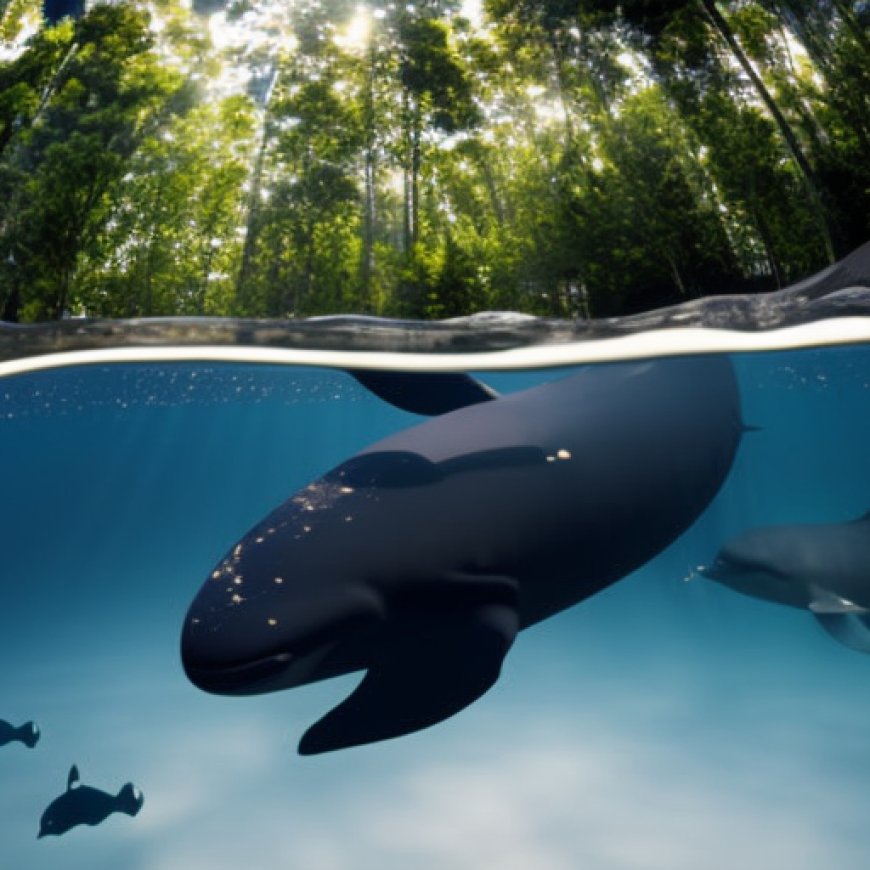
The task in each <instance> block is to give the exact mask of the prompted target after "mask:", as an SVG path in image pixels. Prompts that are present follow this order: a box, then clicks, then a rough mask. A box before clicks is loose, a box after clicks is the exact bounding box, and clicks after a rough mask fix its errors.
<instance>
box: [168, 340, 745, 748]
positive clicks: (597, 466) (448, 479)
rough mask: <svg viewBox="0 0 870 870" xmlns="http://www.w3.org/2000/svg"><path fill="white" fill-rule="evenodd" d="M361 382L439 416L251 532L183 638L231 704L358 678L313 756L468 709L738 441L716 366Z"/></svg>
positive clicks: (660, 526) (700, 498) (659, 533)
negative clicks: (531, 380) (527, 384)
mask: <svg viewBox="0 0 870 870" xmlns="http://www.w3.org/2000/svg"><path fill="white" fill-rule="evenodd" d="M352 374H354V375H355V376H356V377H357V379H358V380H359V381H360V382H361V383H363V385H364V386H366V387H368V388H369V389H370V390H372V391H373V392H375V393H376V394H377V395H379V396H381V397H382V398H384V399H385V400H387V401H390V402H391V403H393V404H394V405H397V406H398V407H401V408H404V409H406V410H414V411H416V412H417V413H430V414H433V415H437V416H435V417H434V419H431V420H429V421H426V422H423V423H421V424H419V425H416V426H412V427H411V428H408V429H405V430H403V431H400V432H398V433H396V434H395V435H392V436H390V437H388V438H385V439H383V440H382V441H379V442H378V443H376V444H373V445H372V446H370V447H368V448H366V449H365V450H363V451H361V452H360V453H358V454H356V455H355V456H353V457H351V458H350V459H348V460H347V461H346V462H344V463H342V464H341V465H339V466H338V467H337V468H334V469H333V470H332V471H329V472H328V473H327V474H325V475H324V476H322V477H320V478H319V479H317V480H315V481H313V482H312V483H311V484H309V485H308V486H307V487H305V488H303V489H301V490H300V491H299V492H297V493H296V494H295V495H294V496H293V497H292V498H290V499H289V500H287V501H286V502H284V503H283V504H282V505H281V506H280V507H278V508H277V509H276V510H274V511H273V512H272V513H271V514H269V515H268V516H267V517H266V518H265V519H264V520H262V521H261V522H260V523H258V524H257V525H256V526H255V527H254V528H253V529H252V530H251V531H250V532H249V533H248V534H247V535H245V536H244V537H243V538H242V539H241V540H240V541H239V542H238V543H237V544H235V545H234V546H233V547H232V548H231V549H230V550H229V552H228V553H227V555H226V556H225V558H224V559H222V560H221V561H220V562H219V563H218V565H217V566H216V567H215V568H214V570H213V571H212V572H211V574H210V575H209V577H208V579H207V580H206V581H205V583H204V584H203V586H202V588H201V590H200V591H199V593H198V595H197V596H196V598H195V599H194V601H193V602H192V604H191V606H190V609H189V611H188V614H187V617H186V619H185V621H184V626H183V629H182V636H181V656H182V662H183V665H184V668H185V671H186V673H187V675H188V677H189V678H190V680H191V681H192V682H193V683H194V684H195V685H197V686H198V687H200V688H202V689H204V690H206V691H209V692H214V693H219V694H226V695H246V694H256V693H262V692H272V691H277V690H281V689H287V688H291V687H294V686H300V685H304V684H306V683H310V682H313V681H317V680H322V679H326V678H328V677H334V676H337V675H340V674H346V673H350V672H354V671H358V670H364V669H365V670H366V671H367V673H366V675H365V677H364V678H363V680H362V682H361V683H360V684H359V686H358V687H357V688H356V690H355V691H354V692H353V693H352V694H351V695H350V696H349V697H348V698H347V699H346V700H345V701H343V702H342V703H340V704H339V705H338V706H337V707H336V708H335V709H333V710H332V711H331V712H330V713H328V714H327V715H326V716H325V717H324V718H322V719H321V720H320V721H319V722H317V723H316V724H315V725H313V726H312V727H311V728H310V729H309V730H308V731H307V732H306V734H305V735H304V737H303V738H302V741H301V742H300V745H299V751H300V753H302V754H314V753H320V752H325V751H329V750H334V749H340V748H344V747H349V746H354V745H360V744H365V743H371V742H374V741H378V740H384V739H387V738H391V737H397V736H399V735H403V734H407V733H410V732H413V731H417V730H419V729H422V728H425V727H428V726H429V725H432V724H434V723H436V722H440V721H442V720H444V719H446V718H448V717H449V716H452V715H453V714H454V713H456V712H458V711H459V710H461V709H463V708H464V707H466V706H467V705H468V704H470V703H471V702H473V701H474V700H475V699H476V698H478V697H479V696H480V695H482V694H483V693H484V692H486V691H487V689H489V688H490V686H492V684H493V683H494V682H495V680H496V679H497V677H498V675H499V672H500V668H501V664H502V659H503V658H504V656H505V654H506V653H507V651H508V649H509V648H510V646H511V644H512V643H513V641H514V638H515V636H516V633H517V631H519V630H521V629H523V628H526V627H528V626H530V625H533V624H535V623H537V622H539V621H540V620H543V619H546V618H547V617H549V616H552V615H553V614H556V613H559V612H560V611H562V610H564V609H565V608H568V607H571V606H572V605H574V604H577V603H578V602H580V601H583V600H584V599H586V598H588V597H589V596H591V595H594V594H595V593H596V592H599V591H600V590H602V589H604V588H605V587H607V586H609V585H610V584H611V583H613V582H615V581H616V580H618V579H620V578H621V577H624V576H626V575H627V574H629V573H630V572H632V571H634V570H635V569H636V568H638V567H640V566H641V565H643V564H644V563H645V562H647V561H648V560H650V559H651V558H652V557H653V556H655V555H656V554H658V553H659V552H661V551H662V550H663V549H664V548H665V547H667V546H668V545H669V544H670V543H671V542H672V541H674V539H675V538H677V537H678V536H679V535H680V534H681V533H682V532H684V531H685V530H686V529H687V528H688V527H689V526H690V525H691V524H692V523H693V522H694V521H695V520H696V519H697V517H698V516H699V515H700V514H701V513H702V512H703V511H704V509H705V508H706V507H707V505H708V504H709V503H710V501H711V500H712V499H713V497H714V496H715V495H716V493H717V491H718V490H719V488H720V486H721V485H722V483H723V481H724V480H725V477H726V475H727V474H728V472H729V469H730V468H731V465H732V462H733V459H734V456H735V453H736V451H737V448H738V445H739V442H740V438H741V433H742V431H743V425H742V420H741V414H740V401H739V394H738V388H737V383H736V379H735V375H734V372H733V370H732V366H731V362H730V360H729V359H728V358H727V357H726V356H721V355H720V356H701V357H694V358H692V357H682V358H670V359H659V360H654V361H647V362H640V363H619V364H613V365H605V366H597V367H589V368H585V369H581V370H580V371H579V372H577V373H574V374H571V375H569V376H568V377H563V378H561V379H558V380H554V381H552V382H549V383H545V384H543V385H541V386H537V387H533V388H531V389H527V390H524V391H521V392H517V393H513V394H509V395H504V396H497V395H496V394H495V393H494V392H493V391H492V390H490V389H489V388H487V387H485V386H484V385H483V384H481V383H480V382H478V381H476V380H474V379H473V378H471V377H469V376H467V375H456V374H434V373H427V374H412V373H402V372H386V371H369V372H361V371H357V372H353V373H352Z"/></svg>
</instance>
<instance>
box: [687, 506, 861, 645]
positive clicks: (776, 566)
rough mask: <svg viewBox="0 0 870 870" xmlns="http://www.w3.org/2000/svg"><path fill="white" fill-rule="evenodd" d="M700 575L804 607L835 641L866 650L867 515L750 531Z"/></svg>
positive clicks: (726, 547) (755, 595)
mask: <svg viewBox="0 0 870 870" xmlns="http://www.w3.org/2000/svg"><path fill="white" fill-rule="evenodd" d="M701 574H702V575H703V576H705V577H707V578H709V579H710V580H715V581H716V582H717V583H721V584H722V585H724V586H727V587H729V588H731V589H734V590H736V591H737V592H742V593H743V594H745V595H750V596H752V597H753V598H760V599H762V600H764V601H772V602H775V603H777V604H784V605H787V606H789V607H798V608H802V609H805V610H807V611H809V612H810V613H811V614H812V615H813V616H814V617H815V618H816V621H817V622H818V623H819V625H821V627H822V628H824V629H825V631H827V632H828V634H830V635H831V636H832V637H833V638H835V639H836V640H838V641H839V642H840V643H842V644H844V645H845V646H847V647H850V648H851V649H855V650H858V651H859V652H867V653H870V513H866V514H864V515H863V516H861V517H859V518H858V519H855V520H852V521H850V522H845V523H827V524H816V525H809V524H797V525H782V526H764V527H760V528H757V529H751V530H749V531H747V532H744V533H743V534H741V535H738V536H737V537H735V538H734V539H732V540H731V541H728V542H727V543H726V544H725V545H724V546H723V547H722V549H720V550H719V553H718V554H717V556H716V558H715V560H714V562H713V564H712V565H710V566H709V567H706V568H702V569H701Z"/></svg>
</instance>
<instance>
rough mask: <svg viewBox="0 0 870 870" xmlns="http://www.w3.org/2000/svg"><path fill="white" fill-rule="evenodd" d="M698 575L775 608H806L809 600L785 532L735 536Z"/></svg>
mask: <svg viewBox="0 0 870 870" xmlns="http://www.w3.org/2000/svg"><path fill="white" fill-rule="evenodd" d="M700 573H701V574H702V576H704V577H706V578H708V579H710V580H714V581H716V582H717V583H721V584H722V585H723V586H727V587H728V588H729V589H733V590H735V591H736V592H742V593H743V594H744V595H751V596H752V597H753V598H761V599H763V600H765V601H772V602H775V603H777V604H786V605H789V606H792V607H807V606H809V603H810V601H811V600H812V596H811V594H810V592H809V590H808V589H807V587H806V584H805V583H803V582H802V577H801V573H800V570H799V566H797V565H796V564H795V549H794V541H790V540H789V538H788V533H787V531H786V530H785V529H777V528H768V529H764V528H762V529H754V530H752V531H750V532H745V533H744V534H742V535H738V536H737V537H736V538H734V539H733V540H731V541H729V542H728V543H727V544H725V546H723V547H722V549H721V550H719V552H718V553H717V555H716V558H715V559H714V561H713V564H712V565H709V566H708V567H706V568H703V569H701V572H700Z"/></svg>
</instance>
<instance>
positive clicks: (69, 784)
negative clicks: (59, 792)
mask: <svg viewBox="0 0 870 870" xmlns="http://www.w3.org/2000/svg"><path fill="white" fill-rule="evenodd" d="M80 782H81V778H80V777H79V769H78V766H77V765H75V764H74V765H73V766H72V767H71V768H70V769H69V775H68V776H67V778H66V790H67V791H72V790H73V789H74V788H76V787H78V786H79V784H80Z"/></svg>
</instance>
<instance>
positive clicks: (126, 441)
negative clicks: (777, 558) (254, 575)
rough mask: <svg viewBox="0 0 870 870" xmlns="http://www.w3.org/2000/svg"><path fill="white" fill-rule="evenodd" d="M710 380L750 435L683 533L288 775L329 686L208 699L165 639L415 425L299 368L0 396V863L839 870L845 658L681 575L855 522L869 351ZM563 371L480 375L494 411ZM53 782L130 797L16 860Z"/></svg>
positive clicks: (867, 679) (752, 367)
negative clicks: (469, 682) (815, 529)
mask: <svg viewBox="0 0 870 870" xmlns="http://www.w3.org/2000/svg"><path fill="white" fill-rule="evenodd" d="M734 363H735V367H736V369H737V373H738V377H739V382H740V388H741V392H742V402H743V416H744V419H745V420H746V422H747V423H749V424H752V425H753V426H757V427H760V431H757V432H752V433H750V434H747V435H746V437H744V439H743V442H742V444H741V447H740V449H739V453H738V456H737V460H736V463H735V465H734V467H733V469H732V471H731V474H730V476H729V477H728V479H727V481H726V483H725V485H724V487H723V489H722V490H721V491H720V493H719V495H718V497H717V498H716V500H715V501H714V502H713V504H712V505H711V506H710V508H709V509H708V510H707V512H706V513H705V514H704V515H703V516H702V517H701V519H700V520H699V521H698V522H697V523H696V524H695V525H694V526H693V527H692V528H691V529H690V530H689V531H688V532H687V533H686V534H685V535H683V537H681V538H680V539H679V540H678V541H676V542H675V543H674V544H673V545H672V546H671V547H670V548H669V549H668V550H667V551H665V552H664V553H663V554H662V555H660V556H659V557H658V558H656V559H655V560H654V561H653V562H651V563H649V564H648V565H647V566H645V567H644V568H643V569H642V570H640V571H638V572H636V573H635V574H634V575H632V576H631V577H629V578H627V579H626V580H624V581H622V582H620V583H617V584H616V585H615V586H613V587H611V588H610V589H608V590H607V591H605V592H604V593H602V594H600V595H598V596H596V597H594V598H592V599H590V600H588V601H586V602H584V603H583V604H581V605H579V606H577V607H575V608H573V609H571V610H569V611H567V612H564V613H562V614H561V615H559V616H558V617H555V618H553V619H550V620H548V621H546V622H544V623H542V624H540V625H538V626H536V627H535V628H533V629H530V630H529V631H526V632H523V633H522V634H521V635H520V636H519V638H518V640H517V642H516V643H515V645H514V647H513V649H512V650H511V652H510V653H509V655H508V657H507V660H506V662H505V667H504V670H503V674H502V677H501V679H500V680H499V682H498V683H497V684H496V686H495V688H493V689H492V690H491V691H490V692H489V693H488V694H487V695H486V696H484V698H482V699H481V700H480V701H478V702H477V703H476V704H474V705H473V706H471V707H470V708H468V709H467V710H465V711H464V712H463V713H461V714H459V715H458V716H456V717H454V718H453V719H450V720H448V721H447V722H445V723H443V724H441V725H439V726H437V727H435V728H432V729H429V730H427V731H424V732H421V733H418V734H415V735H412V736H409V737H406V738H403V739H400V740H394V741H389V742H385V743H380V744H376V745H373V746H368V747H364V748H358V749H352V750H348V751H343V752H337V753H331V754H328V755H325V756H318V757H312V758H302V757H299V756H297V755H296V753H295V746H296V742H297V740H298V738H299V736H300V735H301V734H302V733H303V731H304V730H305V729H306V728H307V726H308V725H309V724H311V723H312V722H313V721H315V720H316V719H318V718H319V717H320V716H321V715H322V714H323V713H324V712H325V711H326V710H327V709H328V708H329V707H331V706H333V705H334V704H335V703H336V702H337V701H338V700H340V699H341V698H342V697H344V695H346V694H347V692H348V691H349V689H350V688H352V686H353V685H354V684H355V682H356V680H357V679H358V678H357V677H348V678H342V679H340V680H334V681H331V682H327V683H321V684H317V685H313V686H310V687H306V688H303V689H297V690H294V691H290V692H283V693H277V694H272V695H265V696H258V697H249V698H224V697H214V696H209V695H207V694H204V693H202V692H200V691H198V690H197V689H195V688H194V687H193V686H192V685H191V684H190V683H188V681H187V680H186V678H185V677H184V675H183V673H182V670H181V666H180V661H179V654H178V642H179V633H180V628H181V625H182V621H183V619H184V614H185V612H186V609H187V606H188V604H189V603H190V601H191V599H192V597H193V596H194V594H195V593H196V591H197V590H198V588H199V586H200V584H201V583H202V581H203V580H204V578H205V577H206V576H207V574H208V572H209V571H210V570H211V568H212V567H213V565H214V564H215V563H216V562H217V561H218V560H219V559H220V558H221V556H222V555H223V554H224V553H225V552H226V550H227V548H228V547H229V546H231V545H232V544H233V543H234V542H235V541H236V540H238V539H239V537H241V535H242V534H244V533H245V532H246V531H247V530H248V529H249V528H250V527H251V526H252V525H253V524H254V523H255V522H257V521H258V520H259V519H260V518H262V517H263V516H264V515H265V514H266V513H268V512H269V511H270V510H271V509H272V508H274V507H275V506H276V505H277V504H278V503H280V502H281V501H283V500H284V499H286V498H287V497H288V496H289V495H290V494H292V493H293V492H294V491H295V490H296V489H298V488H299V487H301V486H303V485H305V484H306V483H307V482H309V481H310V480H311V479H313V478H314V477H316V476H318V475H319V474H321V473H323V472H324V471H326V470H327V469H329V468H331V467H332V466H334V465H336V464H337V463H339V462H340V461H341V460H342V459H344V458H346V457H347V456H348V455H350V454H352V453H353V452H355V451H356V450H358V449H359V448H361V447H363V446H365V445H366V444H368V443H370V442H372V441H374V440H376V439H378V438H380V437H382V436H384V435H387V434H389V433H391V432H394V431H396V430H398V429H400V428H403V427H405V426H408V425H410V424H412V423H414V422H417V421H418V420H419V418H416V417H414V416H412V415H410V414H407V413H404V412H401V411H398V410H396V409H394V408H392V407H390V406H388V405H386V404H385V403H383V402H382V401H380V400H379V399H377V398H375V397H374V396H372V395H371V394H369V393H367V392H366V391H364V390H363V389H362V388H361V387H360V386H358V385H357V384H356V383H355V382H354V381H352V379H351V378H350V377H349V376H347V375H345V374H344V373H342V372H338V371H329V370H314V369H301V368H289V367H284V368H281V367H277V366H275V367H268V366H245V365H229V364H226V365H222V364H208V365H205V364H195V363H189V364H188V363H179V364H166V365H153V364H151V365H118V366H114V367H86V368H77V369H62V370H57V371H52V372H43V373H34V374H29V375H22V376H18V377H13V378H8V379H5V380H2V381H0V457H2V466H0V467H2V496H3V497H2V502H0V544H2V549H0V571H2V575H0V576H2V586H0V589H2V606H0V644H2V647H0V648H2V660H3V668H2V672H0V719H5V720H7V721H9V722H12V723H13V724H19V723H21V722H24V721H26V720H30V719H32V720H35V721H36V722H37V723H38V724H39V726H40V728H41V731H42V738H41V740H40V742H39V743H38V744H37V745H36V747H35V748H33V749H28V748H25V747H24V746H23V745H22V744H20V743H11V744H8V745H6V746H4V747H0V866H2V867H17V868H28V870H42V868H63V870H78V868H82V870H85V868H87V870H117V868H125V870H200V868H201V870H215V868H239V867H250V868H257V870H273V868H275V870H277V868H288V867H292V868H295V870H308V868H311V870H314V868H318V870H345V868H346V870H393V868H396V870H400V868H401V870H406V868H410V867H413V868H415V870H430V868H431V870H436V868H437V870H443V868H450V870H466V868H468V870H471V868H475V870H477V868H485V867H498V868H500V870H528V868H531V867H535V868H543V870H575V868H578V867H583V868H584V870H623V868H625V870H635V868H638V870H641V868H642V870H646V868H649V870H653V868H655V870H683V868H685V870H697V868H700V867H703V868H705V870H733V868H735V867H740V868H743V870H756V868H757V870H779V868H782V870H819V868H822V867H835V868H838V870H850V868H864V867H866V866H867V865H868V861H870V840H868V838H867V819H868V818H870V741H868V739H867V735H868V733H870V692H868V691H867V689H868V686H870V656H867V655H862V654H860V653H857V652H854V651H851V650H848V649H846V648H845V647H843V646H840V645H838V644H837V643H835V642H834V641H833V640H832V639H831V638H829V637H828V636H827V635H825V634H824V633H823V632H822V631H821V630H820V629H819V627H818V626H817V625H816V624H815V622H814V621H813V619H812V618H811V617H810V616H809V615H808V614H806V613H802V612H800V611H798V610H791V609H788V608H785V607H780V606H777V605H773V604H768V603H764V602H761V601H758V600H755V599H751V598H747V597H742V596H740V595H738V594H737V593H735V592H733V591H730V590H728V589H725V588H723V587H720V586H716V585H714V584H712V583H711V582H709V581H707V580H704V579H703V578H699V577H697V576H695V574H694V569H695V568H696V567H697V566H698V565H701V564H704V563H708V562H709V561H710V560H711V559H712V557H713V556H714V554H715V553H716V551H717V549H718V547H719V546H720V545H721V544H722V543H723V541H724V540H725V539H727V538H729V537H731V536H733V535H734V534H736V533H738V532H740V531H742V530H744V529H747V528H751V527H753V526H758V525H770V524H774V523H798V522H800V523H825V522H840V521H845V520H849V519H853V518H856V517H858V516H860V515H861V514H864V513H865V512H867V511H868V510H870V450H868V444H870V346H867V345H858V346H854V347H848V348H828V349H813V350H803V351H795V352H790V353H761V354H754V355H745V356H736V357H735V358H734ZM562 374H563V371H559V372H553V371H538V372H533V373H532V372H524V373H519V374H510V375H506V374H498V375H496V374H482V375H481V377H482V378H483V379H485V380H486V381H487V382H488V383H489V384H491V385H492V386H494V387H495V388H496V389H498V390H500V391H511V390H517V389H521V388H524V387H526V386H530V385H532V384H534V383H539V382H541V381H544V380H547V379H550V378H553V377H556V376H561V375H562ZM582 559H583V553H582V552H578V553H577V560H578V562H579V561H580V560H582ZM868 570H870V566H868ZM868 581H870V575H868ZM73 763H76V764H77V765H78V767H79V770H80V771H81V777H82V781H83V782H84V783H87V784H90V785H93V786H96V787H99V788H102V789H105V790H107V791H111V792H115V791H117V789H118V788H120V786H121V785H122V784H123V783H124V782H126V781H132V782H134V783H135V784H136V785H137V786H138V787H139V788H141V789H142V791H143V792H144V794H145V804H144V807H143V809H142V811H141V812H140V813H139V815H138V816H136V817H135V818H130V817H128V816H125V815H113V816H111V817H110V818H109V819H108V820H107V821H106V822H105V823H104V824H102V825H101V826H99V827H95V828H90V827H78V828H74V829H73V830H72V831H70V832H69V833H68V834H66V835H65V836H63V837H59V838H44V839H40V840H37V839H36V833H37V830H38V826H39V818H40V815H41V813H42V811H43V810H44V809H45V807H46V806H47V804H48V803H49V802H50V801H51V800H52V799H53V798H54V797H56V796H57V795H59V794H60V793H61V792H62V791H63V790H64V789H65V787H66V778H67V772H68V770H69V768H70V765H71V764H73Z"/></svg>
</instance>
